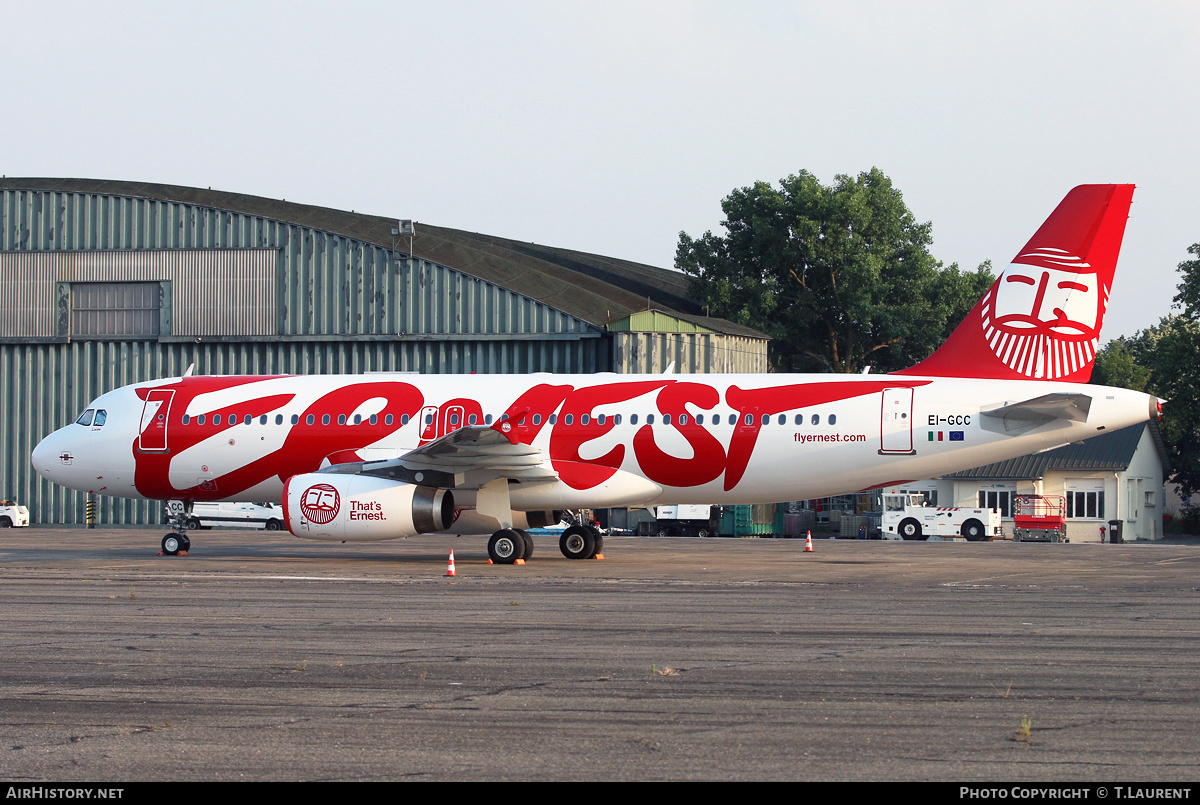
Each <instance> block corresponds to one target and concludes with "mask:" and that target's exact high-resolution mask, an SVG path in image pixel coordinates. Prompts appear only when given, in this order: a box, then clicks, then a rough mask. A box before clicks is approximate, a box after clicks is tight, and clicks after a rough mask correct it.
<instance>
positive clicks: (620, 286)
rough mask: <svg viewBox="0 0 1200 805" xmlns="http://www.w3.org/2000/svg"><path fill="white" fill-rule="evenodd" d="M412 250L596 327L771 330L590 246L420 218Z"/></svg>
mask: <svg viewBox="0 0 1200 805" xmlns="http://www.w3.org/2000/svg"><path fill="white" fill-rule="evenodd" d="M0 190H48V191H55V192H60V193H95V194H100V195H111V196H128V197H134V198H149V199H156V200H161V201H170V202H176V203H183V204H193V205H196V206H201V207H212V208H215V209H220V210H228V211H230V212H237V213H243V214H246V215H254V216H258V217H262V218H270V219H274V220H279V221H286V222H289V223H294V224H300V225H303V226H309V227H312V228H314V229H320V230H325V231H327V232H332V233H335V234H338V235H343V236H345V237H350V238H355V239H358V240H362V241H366V242H368V243H374V244H376V245H379V246H383V247H386V248H392V247H393V244H395V243H396V239H395V238H394V237H393V235H392V228H393V227H395V226H396V219H394V218H385V217H382V216H378V215H366V214H363V213H357V212H347V211H345V210H335V209H330V208H328V207H316V206H313V205H311V204H299V203H296V202H292V201H284V200H280V199H270V198H263V197H261V196H251V195H246V194H244V193H229V192H225V191H222V190H206V189H203V188H198V187H185V186H182V185H165V184H155V183H152V182H131V181H121V180H112V179H48V178H11V177H7V178H4V179H0ZM413 253H414V254H415V255H416V256H417V257H422V258H424V259H426V260H430V261H432V262H435V263H440V264H442V265H444V266H449V267H451V268H454V269H456V270H458V271H462V272H463V273H466V274H470V275H472V276H475V277H478V278H479V279H482V280H485V281H487V282H491V283H495V284H496V285H499V286H501V287H504V288H508V289H510V290H512V291H515V292H517V293H520V294H522V295H524V296H528V297H530V298H532V299H535V300H537V301H539V302H542V303H543V304H546V305H549V306H551V307H553V308H556V309H558V310H561V311H563V312H564V313H567V314H569V315H571V316H574V317H576V318H578V319H581V320H583V321H586V322H588V323H590V324H593V325H595V326H597V327H605V326H607V325H608V324H610V323H612V322H616V321H619V320H622V319H625V318H627V317H629V316H631V315H633V314H635V313H638V312H640V311H644V310H647V309H655V310H659V311H662V312H665V313H668V314H670V315H672V316H674V317H675V318H678V319H682V320H684V321H686V322H689V323H690V324H692V325H695V326H697V327H699V328H701V329H704V330H709V331H712V332H717V333H723V334H726V335H739V336H746V337H750V338H764V339H765V338H767V336H766V335H765V334H764V333H761V332H759V331H757V330H754V329H753V328H750V327H744V326H742V325H739V324H735V323H733V322H730V321H727V320H725V319H718V318H712V317H708V316H704V315H702V312H703V311H702V308H701V306H700V303H699V302H697V301H696V300H695V299H692V298H691V297H690V296H688V293H687V284H688V278H687V277H686V276H685V275H683V274H681V273H679V272H677V271H670V270H667V269H663V268H655V267H654V266H648V265H644V264H642V263H634V262H631V261H628V260H619V259H616V258H613V257H603V256H600V255H595V254H588V253H585V252H577V251H572V250H570V249H560V248H556V247H553V246H542V245H539V244H535V243H523V242H520V241H515V240H509V239H507V238H501V237H495V236H493V235H484V234H479V233H474V232H463V231H461V230H458V229H449V228H446V227H440V226H433V225H431V224H426V223H423V222H418V225H417V227H416V236H415V237H414V239H413Z"/></svg>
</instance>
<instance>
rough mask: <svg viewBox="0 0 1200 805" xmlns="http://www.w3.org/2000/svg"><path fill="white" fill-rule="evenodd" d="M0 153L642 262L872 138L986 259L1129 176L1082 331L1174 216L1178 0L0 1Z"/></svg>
mask: <svg viewBox="0 0 1200 805" xmlns="http://www.w3.org/2000/svg"><path fill="white" fill-rule="evenodd" d="M0 19H3V20H4V36H3V42H4V53H5V57H6V58H5V60H4V61H5V67H6V70H7V73H8V80H7V81H5V82H4V90H3V92H2V93H0V174H3V175H6V176H30V177H33V176H36V177H81V178H99V179H127V180H136V181H147V182H163V183H168V184H182V185H190V186H195V187H212V188H214V189H218V190H226V191H232V192H240V193H249V194H252V195H259V196H267V197H271V198H285V199H288V200H289V201H298V202H302V203H306V204H317V205H321V206H326V207H334V208H339V209H352V210H356V211H358V212H365V213H371V214H376V215H383V216H389V217H395V218H411V219H415V220H417V221H418V222H427V223H430V224H436V225H438V226H446V227H453V228H457V229H464V230H469V231H475V232H485V233H488V234H493V235H498V236H502V237H508V238H514V239H517V240H525V241H532V242H537V243H543V244H548V245H552V246H559V247H565V248H572V249H578V250H581V251H588V252H594V253H598V254H603V255H608V256H613V257H619V258H623V259H627V260H635V261H638V262H643V263H648V264H650V265H655V266H661V267H664V268H670V267H672V266H673V263H674V256H675V248H676V246H677V244H678V241H679V233H680V232H681V231H684V232H687V233H688V234H689V235H692V236H693V237H695V236H699V235H701V234H703V233H704V232H705V231H707V230H712V231H714V232H721V231H722V230H721V219H722V213H721V207H720V202H721V199H723V198H724V197H725V196H727V195H728V194H729V193H730V192H731V191H732V190H734V189H736V188H739V187H745V186H748V185H751V184H753V183H754V182H755V181H768V182H778V181H779V180H780V179H782V178H784V177H786V176H788V175H791V174H794V173H797V172H799V171H801V170H807V171H809V172H810V173H813V174H814V175H816V176H817V177H818V178H819V179H820V180H821V181H822V182H824V183H826V184H829V183H832V182H833V181H834V177H835V176H837V175H839V174H849V175H856V174H858V173H860V172H863V171H867V170H869V169H871V168H872V167H878V168H879V169H880V170H882V171H883V172H884V173H885V174H887V175H888V176H889V177H891V179H892V182H893V184H894V186H895V187H896V188H898V189H899V190H900V191H901V193H902V194H903V196H904V199H905V202H906V203H907V204H908V207H909V209H910V210H911V211H912V212H913V214H914V215H915V216H916V218H917V219H918V220H920V221H931V222H932V223H933V237H934V243H933V246H932V247H931V251H932V253H933V255H934V256H935V257H936V258H937V259H939V260H941V261H943V262H944V263H945V264H947V265H948V264H950V263H958V264H959V265H960V266H962V267H964V268H974V267H975V266H977V265H978V264H979V263H981V262H983V261H984V260H991V261H992V263H993V265H994V267H995V269H996V270H997V271H999V270H1000V269H1001V268H1003V266H1004V265H1006V264H1007V263H1008V261H1009V260H1010V259H1011V258H1012V257H1013V256H1014V255H1015V254H1016V252H1017V250H1018V249H1019V248H1020V247H1021V246H1023V245H1024V244H1025V242H1026V241H1027V240H1028V238H1029V237H1030V236H1031V235H1032V234H1033V233H1034V231H1036V229H1037V227H1038V226H1039V225H1040V224H1041V222H1042V221H1043V220H1044V219H1045V218H1046V216H1047V215H1049V213H1050V211H1051V210H1053V209H1054V207H1055V206H1056V205H1057V204H1058V202H1059V201H1060V200H1061V199H1062V197H1063V196H1064V195H1066V193H1067V191H1068V190H1069V189H1070V188H1072V187H1074V186H1075V185H1078V184H1088V183H1127V182H1131V183H1134V184H1136V185H1137V186H1138V189H1137V191H1136V192H1135V194H1134V203H1133V208H1132V211H1131V218H1130V221H1129V224H1128V227H1127V230H1126V236H1125V245H1124V249H1123V251H1122V257H1121V261H1120V263H1119V265H1118V269H1117V277H1116V280H1115V282H1114V286H1113V289H1112V301H1111V303H1110V305H1109V311H1108V317H1107V319H1106V322H1105V326H1104V331H1103V333H1102V338H1103V339H1104V340H1107V339H1109V338H1113V337H1116V336H1119V335H1133V334H1134V333H1135V332H1136V331H1138V330H1140V329H1143V328H1145V327H1148V326H1151V325H1153V324H1155V323H1156V322H1157V321H1158V320H1159V319H1160V318H1161V317H1162V316H1164V315H1166V314H1167V313H1169V312H1170V310H1171V298H1172V296H1174V293H1175V286H1176V284H1177V283H1178V273H1177V271H1176V266H1177V265H1178V264H1179V263H1180V262H1181V261H1183V260H1187V259H1189V257H1190V256H1189V254H1188V253H1187V248H1188V246H1190V245H1191V244H1193V243H1197V242H1200V194H1198V193H1197V192H1196V188H1197V185H1198V182H1197V179H1198V178H1200V164H1198V160H1197V155H1196V142H1197V140H1198V139H1200V138H1198V136H1197V132H1200V125H1198V124H1200V3H1196V2H1192V0H1143V1H1142V2H1137V3H1133V2H1110V1H1109V0H1088V1H1084V0H1062V1H1061V2H1055V1H1054V0H1038V1H1037V2H1004V0H995V1H994V2H991V3H960V2H929V1H926V0H906V2H903V3H895V2H860V1H858V0H839V2H801V1H799V0H797V1H796V2H754V1H753V0H748V1H746V0H744V1H743V2H737V3H734V2H678V1H675V0H669V1H668V0H641V2H561V0H560V2H526V1H525V0H506V2H503V3H496V2H466V1H458V0H446V2H437V3H432V2H428V0H425V1H424V2H404V1H398V0H391V1H390V2H368V1H367V0H362V1H361V2H356V1H355V0H344V1H343V2H339V3H337V4H333V3H316V2H307V1H305V0H297V1H296V2H255V0H238V2H227V1H226V0H206V2H203V3H200V2H186V1H180V2H171V3H162V2H157V1H156V2H122V1H120V0H116V1H113V2H103V1H102V0H101V1H99V2H74V0H67V1H66V2H58V3H53V4H43V3H30V2H24V1H22V0H0Z"/></svg>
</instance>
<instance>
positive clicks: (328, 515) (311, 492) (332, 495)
mask: <svg viewBox="0 0 1200 805" xmlns="http://www.w3.org/2000/svg"><path fill="white" fill-rule="evenodd" d="M340 506H341V497H340V496H339V495H338V491H337V490H336V489H334V488H333V487H332V486H330V485H329V484H314V485H313V486H310V487H309V488H308V489H305V490H304V494H302V495H301V496H300V511H301V513H303V514H304V516H305V517H306V518H307V519H308V520H309V522H313V523H316V524H317V525H325V524H326V523H328V522H329V521H330V520H332V519H333V518H334V517H337V513H338V508H339V507H340Z"/></svg>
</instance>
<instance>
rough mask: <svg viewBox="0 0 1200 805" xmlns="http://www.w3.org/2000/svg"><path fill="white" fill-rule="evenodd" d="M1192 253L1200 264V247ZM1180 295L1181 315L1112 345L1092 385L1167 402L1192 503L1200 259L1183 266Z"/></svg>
mask: <svg viewBox="0 0 1200 805" xmlns="http://www.w3.org/2000/svg"><path fill="white" fill-rule="evenodd" d="M1188 252H1190V253H1191V254H1194V255H1196V256H1197V257H1198V258H1200V243H1197V244H1193V245H1192V246H1191V247H1190V248H1188ZM1179 273H1180V274H1181V279H1180V282H1179V285H1178V286H1177V293H1176V295H1175V300H1174V301H1175V307H1176V308H1178V309H1180V312H1179V313H1178V314H1173V315H1168V316H1164V317H1163V318H1162V319H1161V320H1160V321H1159V323H1158V324H1156V325H1155V326H1153V327H1148V328H1147V329H1145V330H1142V331H1140V332H1138V333H1137V334H1135V335H1134V336H1133V337H1131V338H1126V337H1121V338H1117V339H1114V340H1112V341H1110V342H1109V343H1108V344H1106V345H1105V347H1104V349H1102V350H1100V352H1099V353H1098V354H1097V355H1096V365H1095V369H1094V370H1093V371H1092V382H1093V383H1095V384H1097V385H1105V386H1122V387H1124V388H1130V389H1134V390H1136V391H1144V392H1146V393H1148V394H1154V395H1157V396H1158V397H1162V398H1163V399H1165V400H1166V401H1167V402H1166V404H1165V405H1164V406H1163V420H1162V425H1161V428H1162V433H1163V442H1164V443H1165V444H1166V447H1167V455H1168V457H1169V458H1170V460H1171V466H1172V469H1173V471H1174V474H1173V476H1172V478H1171V480H1172V481H1174V482H1175V483H1178V484H1179V491H1180V494H1181V495H1182V496H1183V498H1184V499H1185V500H1186V499H1187V498H1189V497H1191V496H1192V495H1193V494H1195V493H1197V492H1200V363H1198V362H1197V360H1196V356H1197V355H1200V259H1197V260H1185V261H1184V262H1182V263H1180V264H1179Z"/></svg>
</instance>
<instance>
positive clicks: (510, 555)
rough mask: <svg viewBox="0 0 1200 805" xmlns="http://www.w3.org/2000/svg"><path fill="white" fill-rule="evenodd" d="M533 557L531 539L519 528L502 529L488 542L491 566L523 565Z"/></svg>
mask: <svg viewBox="0 0 1200 805" xmlns="http://www.w3.org/2000/svg"><path fill="white" fill-rule="evenodd" d="M532 556H533V537H531V536H529V533H528V532H526V531H525V530H524V529H520V528H502V529H500V530H499V531H497V532H496V533H495V534H492V538H491V539H489V540H488V558H489V559H491V560H492V563H493V564H497V565H512V564H516V563H517V562H518V561H520V562H522V563H524V562H525V561H528V560H529V558H530V557H532Z"/></svg>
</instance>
